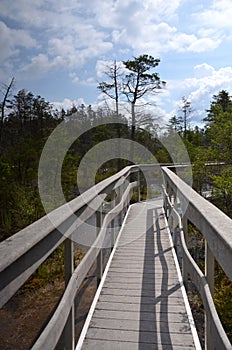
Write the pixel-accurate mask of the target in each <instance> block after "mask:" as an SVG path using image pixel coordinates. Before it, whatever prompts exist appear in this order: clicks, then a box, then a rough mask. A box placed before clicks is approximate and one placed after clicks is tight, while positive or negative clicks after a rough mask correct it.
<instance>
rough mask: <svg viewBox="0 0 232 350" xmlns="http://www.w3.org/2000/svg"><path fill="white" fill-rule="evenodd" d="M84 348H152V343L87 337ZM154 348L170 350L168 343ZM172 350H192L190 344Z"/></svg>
mask: <svg viewBox="0 0 232 350" xmlns="http://www.w3.org/2000/svg"><path fill="white" fill-rule="evenodd" d="M85 349H86V350H93V349H94V350H106V349H110V350H154V345H153V344H146V343H143V344H142V343H140V344H139V343H133V342H122V341H111V340H99V339H94V340H93V339H87V340H86V342H85ZM155 349H156V350H170V345H162V344H156V347H155ZM171 349H172V350H193V347H192V346H186V345H184V346H182V345H180V346H175V347H173V346H172V347H171Z"/></svg>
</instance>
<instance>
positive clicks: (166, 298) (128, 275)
mask: <svg viewBox="0 0 232 350" xmlns="http://www.w3.org/2000/svg"><path fill="white" fill-rule="evenodd" d="M182 288H183V287H182ZM85 328H86V327H85ZM83 332H85V330H84V331H83ZM81 338H83V334H82V337H81ZM81 345H82V347H81ZM80 348H82V349H84V350H87V349H93V350H95V349H101V350H102V349H110V350H114V349H133V350H136V349H139V350H143V349H144V350H145V349H146V350H149V349H174V350H177V349H181V350H185V349H195V344H194V338H193V334H192V331H191V327H190V323H189V318H188V315H187V311H186V307H185V302H184V299H183V294H182V289H181V284H180V281H179V279H178V273H177V269H176V265H175V261H174V257H173V251H172V244H171V242H170V239H169V235H168V232H167V229H166V224H165V220H164V217H163V210H162V207H161V206H160V205H159V203H158V202H157V201H151V202H142V203H138V204H135V205H133V206H131V208H130V211H129V214H128V215H127V218H126V221H125V225H124V228H123V230H122V232H121V235H120V238H119V240H118V244H117V247H116V250H115V253H114V256H113V259H112V262H111V264H110V267H109V270H108V273H107V276H106V279H105V281H104V284H103V288H102V289H101V292H100V296H99V298H98V301H97V304H96V307H95V310H94V313H93V316H92V318H91V321H90V324H89V327H88V329H87V333H86V334H85V338H84V341H83V344H81V342H79V344H78V345H77V349H80Z"/></svg>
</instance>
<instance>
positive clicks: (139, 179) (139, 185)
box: [138, 170, 141, 202]
mask: <svg viewBox="0 0 232 350" xmlns="http://www.w3.org/2000/svg"><path fill="white" fill-rule="evenodd" d="M140 181H141V178H140V170H138V202H140V187H141V184H140Z"/></svg>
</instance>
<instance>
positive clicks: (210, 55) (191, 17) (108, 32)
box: [0, 0, 232, 124]
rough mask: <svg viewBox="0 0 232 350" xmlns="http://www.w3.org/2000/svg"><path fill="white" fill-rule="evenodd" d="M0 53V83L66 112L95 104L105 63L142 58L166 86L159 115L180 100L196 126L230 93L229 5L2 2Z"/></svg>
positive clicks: (149, 0) (135, 0)
mask: <svg viewBox="0 0 232 350" xmlns="http://www.w3.org/2000/svg"><path fill="white" fill-rule="evenodd" d="M0 47H1V50H0V83H8V82H9V79H10V78H11V77H13V76H14V77H15V80H16V84H15V92H16V91H18V90H19V89H22V88H24V89H27V90H29V91H31V92H32V93H33V94H34V95H41V96H42V97H44V98H45V99H46V100H48V101H49V102H52V103H56V106H63V107H64V108H67V107H69V106H70V105H71V104H72V102H73V101H74V102H75V103H77V104H78V103H82V102H84V103H86V104H92V105H95V104H98V103H100V101H101V97H100V96H99V92H98V91H97V88H96V87H97V82H98V81H102V80H104V79H105V78H104V76H103V75H102V72H103V71H104V68H103V67H104V64H107V63H108V62H110V61H112V60H117V61H121V60H128V59H132V58H133V56H138V55H141V54H145V53H146V54H150V55H152V56H154V57H155V58H160V60H161V61H160V65H159V67H158V68H157V71H158V72H159V74H160V78H161V79H162V80H165V81H166V82H167V86H166V90H165V91H164V92H163V93H161V94H159V95H158V96H157V97H154V101H153V102H154V103H156V107H154V108H153V112H154V113H155V114H156V115H157V116H158V115H160V116H165V119H166V120H168V119H169V118H170V117H172V116H173V115H175V114H176V115H179V114H180V112H179V111H178V108H179V107H178V106H179V103H180V100H181V98H182V97H183V96H185V97H186V98H188V99H189V100H190V101H191V106H192V109H193V112H192V124H194V123H195V124H196V123H201V120H202V118H203V117H204V114H205V112H204V111H205V109H206V108H208V107H209V102H210V101H211V99H212V96H213V94H217V93H218V92H219V91H220V90H221V89H225V90H227V91H229V92H230V93H231V94H232V60H231V48H232V1H231V0H221V1H209V0H205V1H198V0H165V1H164V0H143V1H141V0H35V1H32V0H17V1H13V0H0Z"/></svg>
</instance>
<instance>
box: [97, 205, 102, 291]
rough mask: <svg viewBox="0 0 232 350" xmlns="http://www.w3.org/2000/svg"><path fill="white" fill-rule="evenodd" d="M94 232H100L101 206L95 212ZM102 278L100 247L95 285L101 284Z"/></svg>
mask: <svg viewBox="0 0 232 350" xmlns="http://www.w3.org/2000/svg"><path fill="white" fill-rule="evenodd" d="M96 216H97V217H96V230H97V235H98V234H99V232H100V230H101V225H102V206H100V208H99V209H98V211H97V212H96ZM101 278H102V247H101V248H100V251H99V254H98V256H97V285H99V283H100V282H101Z"/></svg>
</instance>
